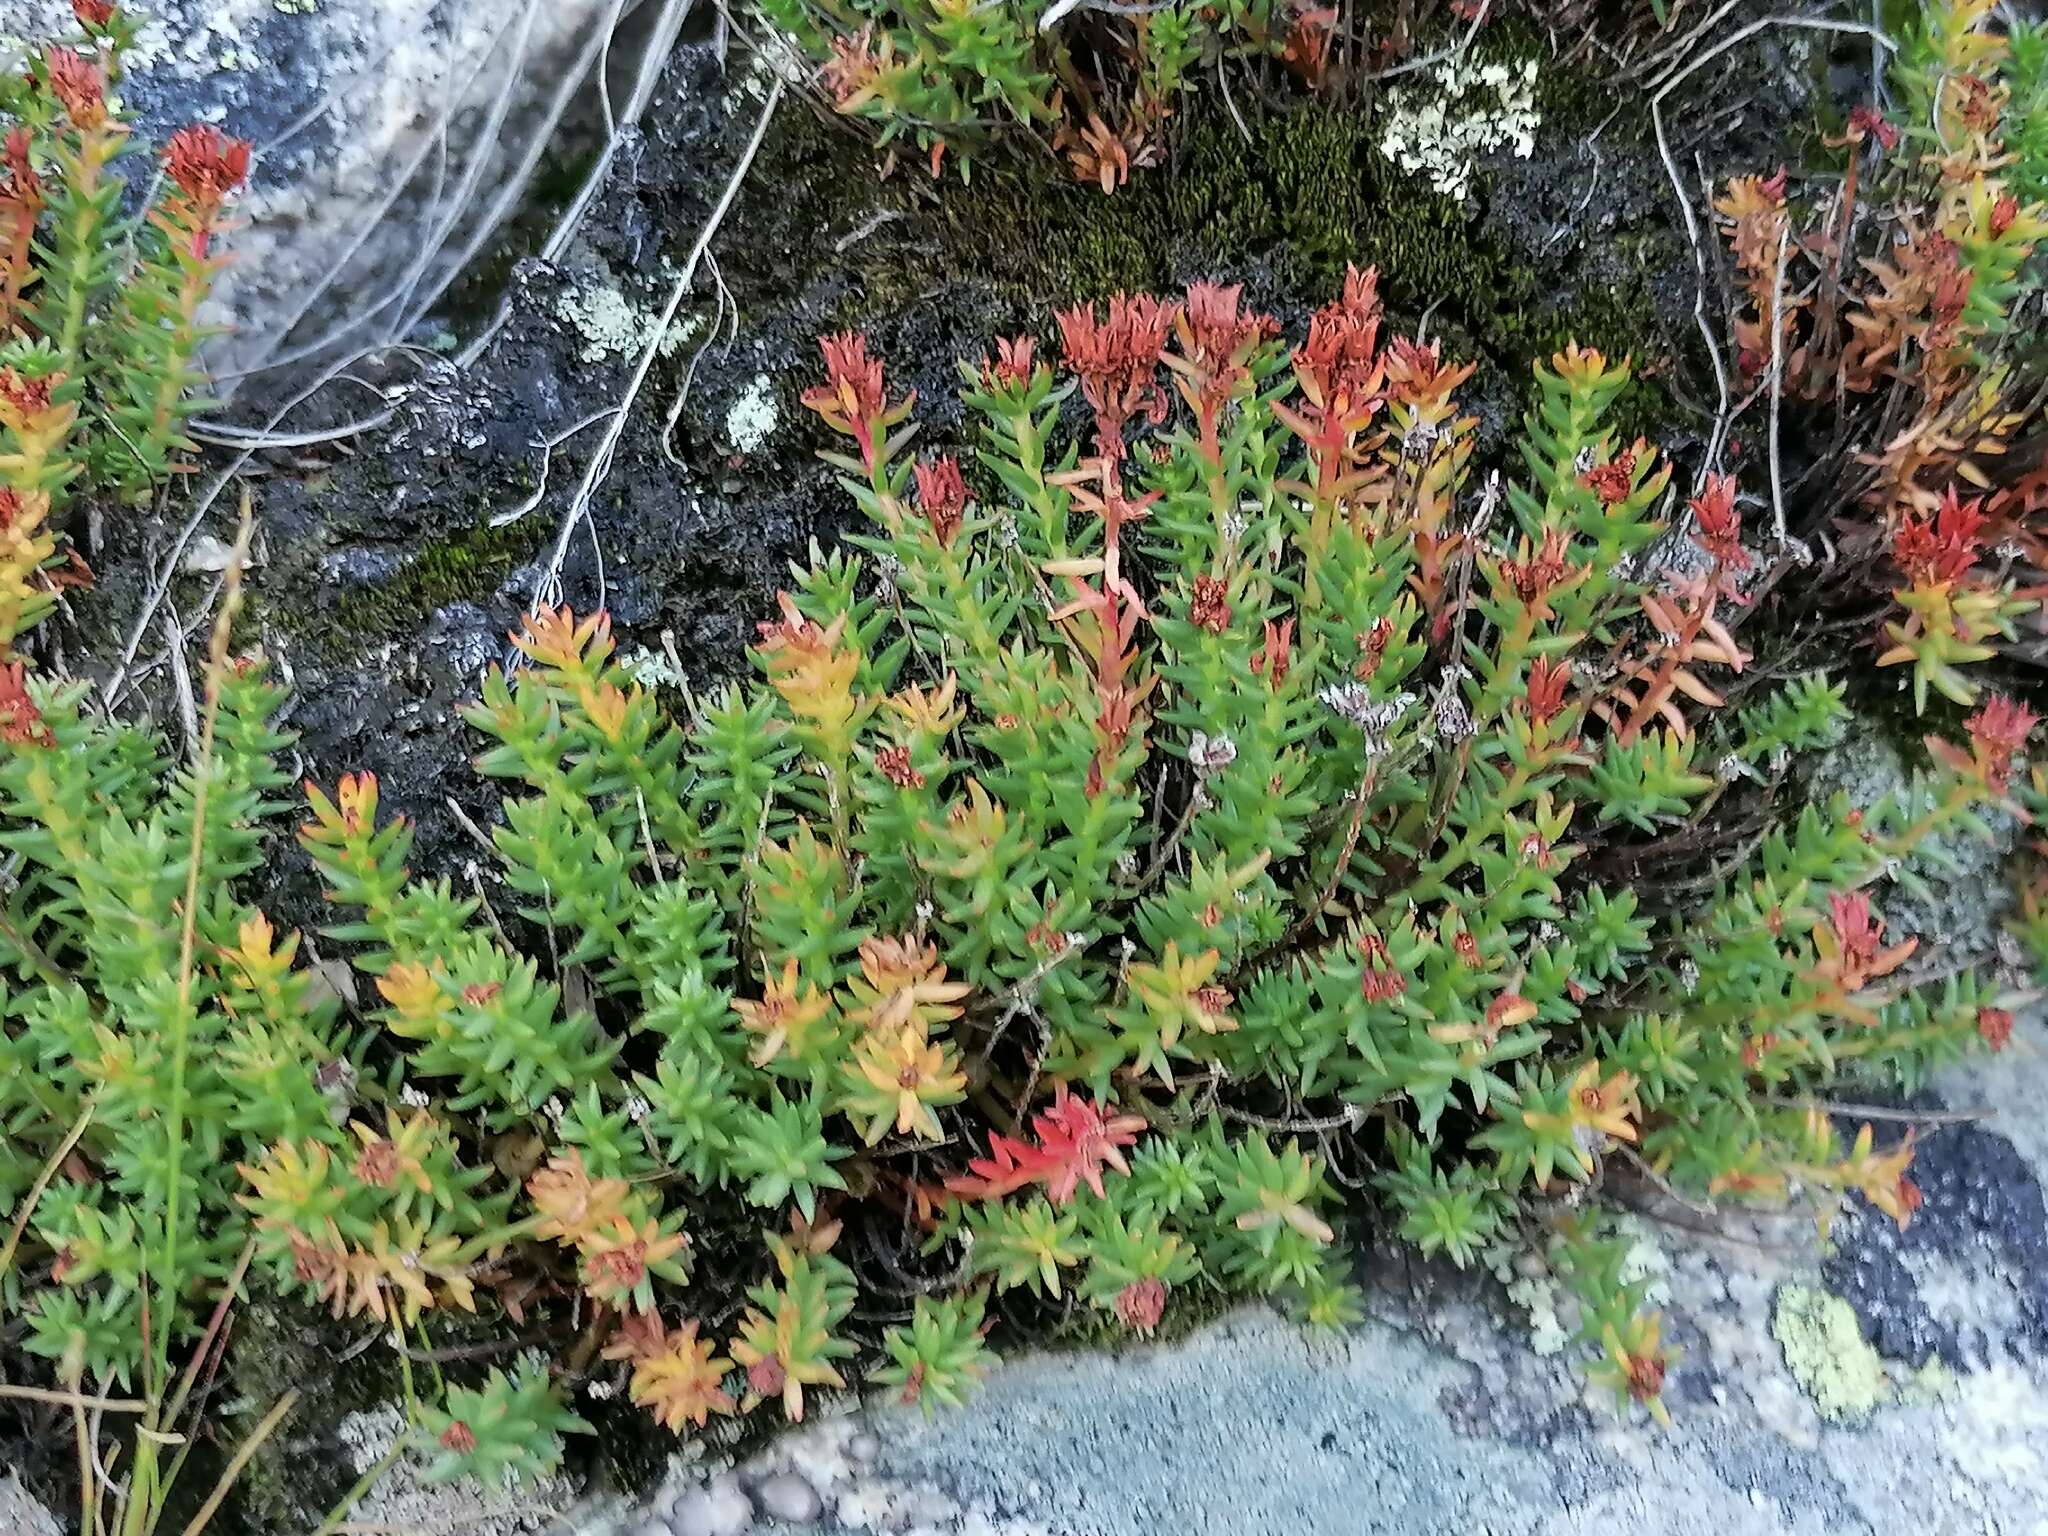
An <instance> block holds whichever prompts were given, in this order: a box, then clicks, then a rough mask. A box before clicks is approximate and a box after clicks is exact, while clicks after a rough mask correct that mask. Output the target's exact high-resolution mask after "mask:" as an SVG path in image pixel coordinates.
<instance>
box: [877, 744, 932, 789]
mask: <svg viewBox="0 0 2048 1536" xmlns="http://www.w3.org/2000/svg"><path fill="white" fill-rule="evenodd" d="M875 767H876V768H878V769H880V770H881V774H882V777H883V778H885V779H887V780H888V781H889V782H890V783H891V784H894V785H895V786H896V787H897V788H898V789H923V788H924V782H925V780H924V775H923V774H921V773H919V772H918V771H917V770H916V769H915V768H913V767H911V766H910V748H908V747H904V746H895V747H884V748H882V750H881V751H879V752H877V753H876V754H875Z"/></svg>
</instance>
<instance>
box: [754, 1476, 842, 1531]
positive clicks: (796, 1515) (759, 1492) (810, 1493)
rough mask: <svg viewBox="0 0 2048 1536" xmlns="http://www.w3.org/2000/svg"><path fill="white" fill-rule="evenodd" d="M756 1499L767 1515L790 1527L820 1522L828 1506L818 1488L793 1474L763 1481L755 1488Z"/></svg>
mask: <svg viewBox="0 0 2048 1536" xmlns="http://www.w3.org/2000/svg"><path fill="white" fill-rule="evenodd" d="M754 1497H755V1498H757V1499H759V1500H760V1501H761V1509H762V1511H763V1512H764V1513H766V1514H769V1515H772V1516H773V1517H774V1518H776V1519H777V1520H783V1521H786V1522H788V1523H789V1524H791V1525H801V1524H802V1523H803V1522H805V1521H806V1520H815V1519H817V1518H818V1515H819V1514H820V1512H822V1511H823V1509H824V1507H825V1503H824V1500H822V1499H820V1498H819V1497H818V1491H817V1489H815V1488H813V1487H812V1486H811V1485H810V1484H809V1483H807V1482H805V1481H804V1480H803V1479H802V1478H801V1477H798V1476H797V1475H796V1473H794V1472H778V1473H776V1474H775V1475H774V1476H773V1477H770V1478H766V1479H764V1480H763V1481H762V1482H761V1483H760V1484H759V1485H757V1486H756V1487H755V1489H754Z"/></svg>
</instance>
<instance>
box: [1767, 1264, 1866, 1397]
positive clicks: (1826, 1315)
mask: <svg viewBox="0 0 2048 1536" xmlns="http://www.w3.org/2000/svg"><path fill="white" fill-rule="evenodd" d="M1771 1337H1773V1338H1774V1339H1776V1340H1777V1341H1778V1347H1779V1348H1780V1349H1782V1350H1783V1351H1784V1352H1785V1367H1786V1369H1787V1370H1789V1371H1791V1373H1792V1376H1793V1379H1794V1380H1796V1381H1797V1382H1798V1383H1799V1385H1800V1386H1802V1387H1803V1388H1805V1389H1806V1395H1807V1396H1808V1397H1810V1398H1812V1399H1813V1405H1814V1407H1816V1408H1818V1409H1819V1410H1820V1415H1821V1417H1822V1418H1824V1419H1828V1420H1831V1421H1833V1422H1836V1423H1840V1422H1843V1421H1845V1420H1852V1419H1861V1418H1867V1417H1868V1416H1869V1415H1870V1414H1871V1413H1872V1412H1873V1411H1874V1410H1875V1409H1877V1408H1880V1407H1882V1406H1883V1405H1884V1404H1886V1403H1888V1402H1890V1401H1892V1395H1893V1394H1892V1383H1891V1378H1890V1377H1889V1376H1888V1375H1887V1374H1886V1372H1885V1367H1884V1361H1883V1359H1882V1358H1880V1357H1879V1355H1878V1353H1877V1351H1876V1350H1875V1349H1873V1348H1871V1347H1870V1344H1869V1342H1868V1341H1867V1340H1866V1339H1865V1338H1864V1337H1863V1330H1862V1328H1861V1327H1860V1326H1858V1324H1857V1321H1856V1313H1855V1310H1854V1309H1853V1308H1851V1307H1850V1305H1849V1303H1848V1302H1846V1301H1844V1300H1842V1298H1841V1297H1839V1296H1835V1295H1831V1294H1829V1293H1828V1292H1826V1291H1823V1290H1818V1289H1816V1288H1814V1287H1811V1286H1804V1285H1788V1286H1786V1287H1785V1288H1784V1289H1782V1290H1781V1291H1779V1292H1778V1305H1777V1308H1776V1310H1774V1311H1773V1312H1772V1314H1771Z"/></svg>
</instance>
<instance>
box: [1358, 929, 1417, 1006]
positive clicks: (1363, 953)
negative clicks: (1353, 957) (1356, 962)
mask: <svg viewBox="0 0 2048 1536" xmlns="http://www.w3.org/2000/svg"><path fill="white" fill-rule="evenodd" d="M1358 953H1359V957H1360V958H1361V959H1363V960H1364V961H1365V974H1364V976H1363V977H1361V978H1360V980H1359V983H1358V991H1359V995H1360V996H1362V997H1363V998H1364V999H1365V1000H1366V1001H1367V1002H1368V1003H1390V1002H1392V1001H1393V1000H1394V999H1395V998H1397V997H1400V996H1402V995H1403V994H1404V993H1406V992H1407V990H1408V978H1407V977H1406V976H1403V975H1402V974H1401V973H1400V971H1398V970H1396V969H1395V967H1394V957H1393V956H1392V955H1390V954H1388V953H1387V941H1386V940H1385V939H1383V938H1381V937H1380V936H1379V935H1378V934H1375V933H1368V934H1367V935H1366V936H1365V937H1364V938H1362V939H1360V940H1359V941H1358Z"/></svg>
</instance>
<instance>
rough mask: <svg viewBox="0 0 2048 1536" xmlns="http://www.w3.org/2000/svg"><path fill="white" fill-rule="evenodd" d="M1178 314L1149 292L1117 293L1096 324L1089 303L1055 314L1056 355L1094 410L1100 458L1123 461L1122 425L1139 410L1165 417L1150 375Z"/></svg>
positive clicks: (1151, 416) (1152, 417)
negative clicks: (1059, 354) (1056, 316)
mask: <svg viewBox="0 0 2048 1536" xmlns="http://www.w3.org/2000/svg"><path fill="white" fill-rule="evenodd" d="M1178 313H1179V306H1177V305H1174V304H1168V303H1163V302H1161V301H1160V300H1158V299H1155V298H1153V297H1152V295H1150V294H1149V293H1140V294H1123V293H1119V294H1117V295H1116V296H1115V297H1113V298H1112V299H1111V300H1110V301H1109V315H1108V318H1107V319H1102V320H1098V319H1097V318H1096V317H1095V306H1094V305H1092V304H1076V305H1075V306H1074V307H1073V308H1072V309H1063V310H1061V311H1060V312H1059V315H1058V319H1059V324H1060V351H1061V355H1062V358H1063V360H1064V361H1065V363H1066V365H1067V367H1068V368H1069V369H1070V370H1072V371H1073V373H1074V374H1075V375H1076V376H1078V377H1079V379H1080V380H1081V393H1082V394H1083V395H1084V396H1085V397H1086V398H1087V401H1088V404H1089V405H1090V406H1091V407H1092V408H1093V409H1094V411H1095V448H1096V452H1097V453H1099V454H1101V455H1102V457H1103V458H1105V459H1108V460H1110V461H1112V462H1115V461H1117V460H1120V459H1121V458H1123V456H1124V425H1125V423H1127V422H1128V421H1129V420H1130V419H1131V418H1132V417H1133V416H1135V415H1137V414H1138V412H1139V411H1141V410H1142V411H1143V412H1144V413H1145V415H1146V417H1147V418H1148V419H1149V420H1151V421H1154V422H1158V421H1163V420H1164V419H1165V418H1166V396H1165V395H1164V394H1163V393H1162V392H1161V391H1160V388H1159V383H1158V380H1157V378H1156V377H1155V376H1154V375H1155V371H1156V370H1157V368H1158V367H1159V359H1160V357H1161V355H1162V354H1163V353H1164V352H1165V350H1166V337H1167V334H1168V332H1170V331H1171V330H1172V329H1173V322H1174V320H1175V318H1176V316H1177V315H1178Z"/></svg>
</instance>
